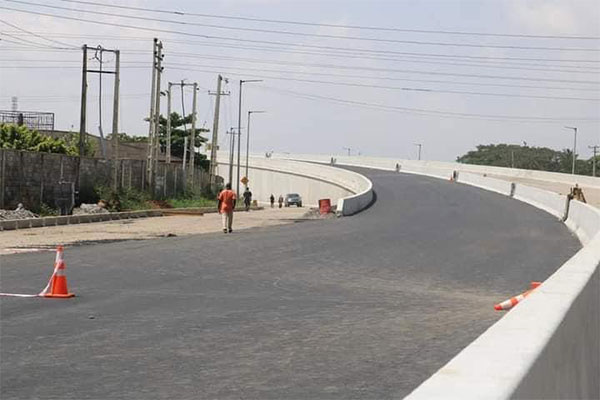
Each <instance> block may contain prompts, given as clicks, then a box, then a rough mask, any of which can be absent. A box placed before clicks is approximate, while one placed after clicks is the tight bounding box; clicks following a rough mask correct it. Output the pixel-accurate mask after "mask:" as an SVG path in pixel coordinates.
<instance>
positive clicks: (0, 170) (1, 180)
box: [0, 150, 6, 208]
mask: <svg viewBox="0 0 600 400" xmlns="http://www.w3.org/2000/svg"><path fill="white" fill-rule="evenodd" d="M5 154H6V152H5V151H4V150H0V208H4V186H6V178H5V174H6V172H5V171H6V155H5Z"/></svg>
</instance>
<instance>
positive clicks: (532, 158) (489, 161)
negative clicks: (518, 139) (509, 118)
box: [456, 144, 600, 175]
mask: <svg viewBox="0 0 600 400" xmlns="http://www.w3.org/2000/svg"><path fill="white" fill-rule="evenodd" d="M456 161H457V162H459V163H463V164H477V165H490V166H495V167H507V168H520V169H533V170H539V171H550V172H563V173H569V174H570V173H571V170H572V165H573V151H572V150H570V149H563V150H554V149H550V148H548V147H534V146H527V145H523V146H521V145H515V144H487V145H484V144H482V145H479V146H477V148H476V150H471V151H469V152H467V153H466V154H463V155H462V156H459V157H457V158H456ZM593 162H594V158H593V157H590V158H589V159H582V158H579V156H576V159H575V173H576V174H580V175H592V170H593ZM599 167H600V155H597V156H596V168H597V169H596V174H597V175H598V172H599V171H598V168H599Z"/></svg>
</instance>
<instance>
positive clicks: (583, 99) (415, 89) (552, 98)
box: [168, 63, 600, 101]
mask: <svg viewBox="0 0 600 400" xmlns="http://www.w3.org/2000/svg"><path fill="white" fill-rule="evenodd" d="M174 64H175V65H186V64H177V63H170V64H168V65H174ZM171 69H174V70H181V71H195V72H207V73H220V72H223V71H222V70H219V71H216V70H213V71H206V70H200V69H193V68H178V67H175V68H171ZM234 74H235V73H234ZM236 75H237V74H236ZM250 75H251V76H252V77H255V78H264V79H275V80H282V81H294V82H306V83H319V84H326V85H336V86H349V87H362V88H369V89H385V90H403V91H412V92H424V93H445V94H457V95H474V96H492V97H512V98H528V99H540V100H573V101H600V98H592V97H566V96H541V95H525V94H513V93H491V92H475V91H460V90H447V89H435V88H433V89H432V88H411V87H399V86H389V85H373V84H362V83H355V82H354V83H353V82H333V81H324V80H315V79H300V78H290V77H277V76H269V75H263V74H258V75H257V74H250Z"/></svg>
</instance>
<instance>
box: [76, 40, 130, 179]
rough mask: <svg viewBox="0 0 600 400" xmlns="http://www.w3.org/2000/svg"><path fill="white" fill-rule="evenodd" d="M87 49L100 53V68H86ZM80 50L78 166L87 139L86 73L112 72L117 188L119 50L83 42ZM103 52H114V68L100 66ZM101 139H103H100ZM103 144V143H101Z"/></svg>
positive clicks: (113, 141)
mask: <svg viewBox="0 0 600 400" xmlns="http://www.w3.org/2000/svg"><path fill="white" fill-rule="evenodd" d="M88 49H90V50H95V51H96V56H98V53H100V56H99V57H95V58H96V59H97V60H98V61H99V62H100V68H99V69H97V70H96V69H89V68H88V57H87V55H88ZM82 50H83V62H82V74H81V114H80V121H79V162H80V167H81V159H82V157H83V156H84V152H85V143H86V141H87V137H86V135H87V133H86V131H87V124H86V119H87V74H88V73H94V74H100V77H102V75H103V74H113V75H114V79H115V80H114V89H113V120H112V134H113V138H112V144H113V165H112V175H113V177H112V187H113V188H114V189H117V186H118V185H117V176H118V169H117V160H118V151H119V150H118V149H119V147H118V146H119V144H118V142H119V139H118V136H119V133H118V131H119V85H120V75H119V69H120V55H121V53H120V51H119V50H110V49H105V48H103V47H101V46H98V47H88V45H86V44H84V45H83V46H82ZM103 52H109V53H114V54H115V69H114V71H105V70H104V69H103V68H102V53H103ZM101 95H102V87H100V96H101ZM101 100H102V99H101V98H100V102H101ZM99 125H100V126H101V125H102V121H99ZM100 134H101V135H102V130H101V129H100ZM102 140H103V139H102ZM103 145H104V144H103ZM77 180H78V181H79V172H78V177H77Z"/></svg>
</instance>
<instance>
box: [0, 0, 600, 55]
mask: <svg viewBox="0 0 600 400" xmlns="http://www.w3.org/2000/svg"><path fill="white" fill-rule="evenodd" d="M5 1H7V2H10V3H17V4H25V5H30V6H38V7H46V8H50V9H56V10H66V11H76V12H82V13H88V14H95V15H104V16H110V17H116V18H128V19H134V20H142V21H153V22H161V23H169V24H176V25H186V26H201V27H205V28H214V29H225V30H234V31H244V32H258V33H271V34H280V35H291V36H302V37H314V38H321V39H323V38H327V39H343V40H358V41H367V42H378V43H397V44H412V45H426V46H449V47H472V48H493V49H514V50H545V51H584V52H599V51H600V49H599V48H571V47H536V46H515V45H485V44H473V43H449V42H424V41H418V40H397V39H381V38H364V37H360V36H340V35H326V34H317V33H303V32H289V31H278V30H269V29H258V28H239V27H230V26H222V25H215V24H201V23H193V22H183V21H173V20H164V19H160V18H150V17H142V16H133V15H123V14H116V13H109V12H103V11H92V10H83V9H72V8H68V7H60V6H51V5H47V4H41V3H33V2H29V1H21V0H5ZM3 8H5V9H9V10H13V11H21V12H30V13H34V12H33V11H24V10H17V9H11V8H8V7H3ZM40 14H41V13H40ZM41 15H44V14H41ZM49 15H50V16H54V17H57V18H67V17H66V16H58V15H52V14H49ZM71 18H72V17H71ZM78 19H79V18H78ZM80 20H82V21H84V20H83V19H80ZM88 22H90V21H89V20H88ZM95 23H102V24H107V25H108V24H109V23H108V22H97V21H95ZM154 30H155V31H158V30H156V29H154ZM169 33H175V31H171V32H169ZM178 33H179V34H181V32H178Z"/></svg>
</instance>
